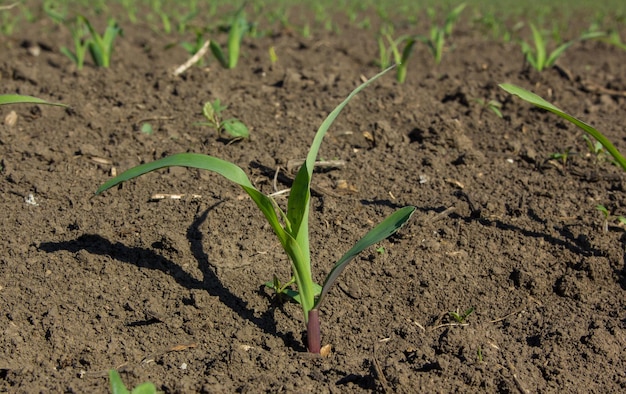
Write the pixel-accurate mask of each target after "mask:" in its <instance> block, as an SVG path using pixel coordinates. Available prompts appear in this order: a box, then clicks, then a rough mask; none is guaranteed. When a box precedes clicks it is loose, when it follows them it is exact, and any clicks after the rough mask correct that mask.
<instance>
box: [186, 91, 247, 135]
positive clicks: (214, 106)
mask: <svg viewBox="0 0 626 394" xmlns="http://www.w3.org/2000/svg"><path fill="white" fill-rule="evenodd" d="M226 108H228V107H226V106H225V105H222V104H221V103H220V100H219V99H216V100H215V101H213V102H210V101H208V102H206V103H204V107H202V114H203V115H204V117H205V118H206V119H207V121H206V122H200V123H196V124H197V125H201V126H209V127H211V128H212V129H213V130H215V131H217V133H218V134H221V133H222V132H225V133H226V134H228V135H229V136H230V137H231V138H232V139H244V138H248V137H249V135H250V132H249V131H248V127H247V126H246V125H245V124H244V123H243V122H241V121H240V120H239V119H236V118H230V119H225V120H222V115H221V114H222V111H223V110H225V109H226Z"/></svg>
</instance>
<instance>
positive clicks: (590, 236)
mask: <svg viewBox="0 0 626 394" xmlns="http://www.w3.org/2000/svg"><path fill="white" fill-rule="evenodd" d="M592 14H593V12H590V13H585V15H583V16H576V17H572V20H571V23H568V25H569V30H572V29H583V28H584V27H585V26H588V25H589V24H588V23H587V22H588V19H589V16H590V15H592ZM468 15H469V14H468ZM372 17H374V16H373V15H372ZM579 18H580V19H579ZM100 22H102V23H104V22H105V21H100ZM30 26H31V25H29V28H28V29H26V28H24V29H21V30H22V31H20V32H19V33H16V36H15V37H11V38H9V39H7V40H0V51H2V52H1V53H2V60H0V76H1V77H2V88H3V89H6V91H7V92H11V93H20V94H28V95H32V96H38V97H41V98H44V99H47V100H49V101H55V102H56V101H59V102H64V103H66V104H68V105H70V106H71V107H72V109H68V110H63V109H59V108H49V107H39V106H32V105H26V106H16V107H8V106H2V107H1V108H0V111H2V114H1V115H2V117H4V116H6V115H7V114H8V113H9V111H11V110H15V113H16V115H17V119H18V120H17V122H16V123H15V124H13V125H9V124H0V158H1V161H2V163H1V164H2V170H0V177H1V182H0V193H1V194H2V195H3V196H4V197H5V198H3V199H0V211H2V212H3V213H4V214H3V217H2V226H0V250H2V255H1V256H0V300H1V301H2V302H3V305H4V307H3V308H4V309H3V313H1V314H0V333H1V335H0V344H1V345H2V346H0V348H1V349H2V350H1V351H0V391H7V392H106V391H107V388H108V386H107V371H108V370H109V369H110V368H119V369H120V370H121V371H120V372H121V374H122V379H123V380H124V382H125V383H127V385H129V386H134V385H136V384H138V383H141V382H143V381H147V380H150V381H152V382H154V383H155V384H156V385H157V387H158V388H159V389H160V390H162V391H165V392H180V393H191V392H211V393H213V392H324V393H337V392H342V393H355V394H362V393H365V392H373V391H384V390H385V386H386V387H387V389H388V390H387V391H388V392H401V393H413V392H457V391H458V392H462V391H470V392H477V391H481V392H498V391H499V392H520V391H524V390H526V391H528V392H581V391H584V392H589V391H595V392H623V391H624V388H626V375H625V372H624V371H626V353H625V352H624V349H626V297H625V296H624V294H625V293H624V292H625V291H626V276H625V274H626V271H625V270H626V267H625V265H624V256H625V253H624V244H625V241H626V236H625V234H624V230H623V228H620V227H617V226H610V227H609V231H607V232H604V231H602V230H601V219H602V218H601V217H600V216H598V212H596V211H595V209H594V207H595V206H596V205H597V204H604V205H606V206H607V208H608V209H609V210H610V212H611V214H612V215H626V179H624V178H625V177H624V173H623V171H620V170H619V169H618V168H616V167H614V166H612V165H611V164H610V163H608V162H606V161H605V162H598V161H596V160H594V158H593V157H588V156H587V155H586V154H585V152H587V146H586V142H585V141H584V139H583V138H582V133H581V132H580V131H579V130H577V129H576V128H575V127H573V126H571V125H569V124H567V123H564V122H563V121H560V120H557V119H555V118H554V117H553V116H551V115H550V114H546V113H544V112H541V111H538V110H535V109H532V108H531V107H530V106H529V105H527V104H526V103H523V102H521V100H517V99H515V98H513V97H511V96H509V95H508V94H506V93H505V92H503V91H502V90H501V89H499V88H498V83H503V82H510V83H514V84H517V85H521V86H523V87H525V88H528V89H531V90H533V91H535V92H536V93H538V94H540V95H541V96H543V97H545V98H546V99H549V100H551V101H553V102H554V103H555V104H556V105H558V106H559V107H560V108H563V109H566V110H567V111H568V112H570V113H572V114H574V115H577V116H578V117H580V118H582V119H583V120H585V121H586V122H588V123H590V124H593V125H594V126H595V127H596V128H597V129H599V130H602V131H603V133H605V134H606V136H607V137H608V138H609V139H610V140H611V141H613V142H614V143H615V144H616V146H617V147H618V149H620V150H621V151H622V152H623V151H626V145H625V144H626V139H625V137H624V133H623V127H622V125H623V124H624V123H625V122H624V110H623V109H624V108H625V107H626V95H624V94H621V93H620V92H626V68H624V66H623V65H624V64H626V51H622V50H618V49H617V48H615V47H612V46H610V45H608V44H606V43H602V42H597V41H586V42H581V43H576V44H575V45H573V46H572V47H570V48H569V49H568V51H566V53H565V54H564V55H563V57H562V58H560V59H559V62H558V63H559V67H561V68H566V69H568V71H569V75H571V76H572V78H568V77H564V76H563V75H561V73H559V72H557V70H555V69H547V70H545V71H543V72H541V73H538V72H535V71H533V70H529V69H528V67H526V66H525V65H524V64H523V55H522V53H521V50H520V48H519V45H518V44H516V43H514V42H508V43H504V42H501V41H496V40H492V39H491V38H489V37H485V34H483V33H481V32H479V31H477V30H476V26H475V25H472V21H471V18H469V17H468V18H465V19H464V22H463V23H461V25H459V27H458V29H455V33H454V35H453V37H452V38H451V44H453V45H450V46H449V47H448V48H449V50H448V51H446V53H444V56H443V58H442V62H441V63H440V64H439V65H438V66H437V65H435V64H434V63H433V61H432V59H431V58H430V57H429V56H430V55H429V53H428V51H427V49H426V48H425V46H416V47H415V50H414V53H413V56H414V57H413V58H412V59H410V62H409V70H408V76H407V81H406V83H405V84H404V85H401V84H398V83H396V82H395V81H394V78H393V76H392V75H391V74H388V75H386V76H385V77H384V78H381V79H380V80H378V81H376V82H375V83H374V84H372V86H370V87H368V88H367V89H365V90H364V91H362V92H360V93H359V95H357V96H356V97H355V98H354V100H353V101H352V102H350V104H349V105H348V106H347V107H346V108H345V110H344V111H343V112H342V114H341V116H339V117H338V118H337V121H336V123H335V124H334V125H333V128H332V130H330V132H329V134H328V135H327V136H326V137H325V140H324V144H323V145H322V151H321V152H320V157H322V156H323V157H325V158H333V159H335V158H337V159H339V160H342V161H344V162H345V166H343V167H341V168H339V169H336V170H333V171H320V172H318V173H316V175H315V177H314V185H313V186H314V187H315V188H316V190H318V191H319V193H317V194H316V195H315V196H314V198H312V208H311V221H310V224H311V245H312V247H313V246H314V247H313V248H312V260H313V262H312V264H313V267H312V269H313V271H314V272H315V274H316V275H320V276H321V275H323V274H324V273H326V272H328V269H330V267H331V266H332V265H331V264H332V263H333V262H334V261H336V260H337V259H338V258H339V257H340V256H341V254H342V253H343V252H345V250H347V249H348V248H349V246H350V245H352V244H353V243H354V242H355V241H356V240H358V238H359V237H360V236H362V235H363V234H364V233H365V232H366V231H367V230H368V229H370V228H371V227H372V225H373V224H374V223H376V222H379V221H380V220H381V219H382V218H384V217H385V216H387V215H388V214H389V213H391V211H392V210H393V209H394V208H396V207H400V206H405V205H413V206H416V207H419V212H417V213H416V214H415V215H413V217H412V219H411V221H410V222H409V223H407V225H406V226H405V227H404V228H402V229H401V230H400V232H399V233H398V234H396V235H395V236H394V237H393V238H391V239H389V240H386V241H384V242H381V244H380V245H379V246H380V247H381V250H384V252H383V253H381V252H379V251H376V250H374V249H372V250H370V251H367V252H365V253H364V254H363V255H362V256H360V257H359V258H357V260H355V263H354V265H353V266H351V267H350V268H349V269H347V270H346V271H345V272H343V273H342V277H341V278H340V281H339V283H338V286H336V287H335V288H334V289H333V291H332V293H333V294H332V296H331V297H329V298H328V299H327V300H326V301H325V304H324V308H323V310H322V311H321V312H322V314H323V319H322V336H323V342H324V344H331V345H332V348H333V351H332V352H331V355H330V357H328V358H324V359H317V358H314V359H312V358H310V357H308V355H307V354H306V352H305V349H304V346H303V344H304V343H305V342H304V341H302V339H301V338H300V335H301V333H302V332H303V329H304V327H303V321H302V316H301V311H300V309H299V307H298V305H295V304H293V303H284V304H283V303H280V302H279V301H277V300H275V297H273V296H272V294H270V293H271V292H270V291H266V290H264V289H260V279H259V278H262V279H263V280H267V279H270V278H271V277H272V275H273V274H276V275H277V276H279V277H280V278H285V277H289V275H290V272H289V269H290V265H289V262H288V261H287V259H286V257H285V256H284V253H283V252H282V249H281V248H280V245H279V244H278V243H277V242H276V239H275V236H274V234H273V233H272V232H271V229H270V228H269V227H268V225H267V223H266V222H265V221H264V218H263V217H262V215H261V214H259V212H258V211H257V210H256V207H255V206H254V204H253V202H252V201H250V200H249V199H246V196H245V194H244V193H243V192H242V191H241V189H240V188H238V187H237V186H234V185H232V184H231V183H229V182H227V181H226V180H224V179H222V178H220V177H219V176H213V175H212V174H208V173H205V172H200V171H194V170H187V169H180V168H174V169H168V170H163V171H159V172H158V173H152V174H149V175H146V176H145V177H141V178H139V179H137V180H134V181H132V182H128V183H126V184H125V186H124V187H123V188H122V189H119V190H112V191H109V192H106V193H105V194H103V195H102V196H98V197H97V198H93V197H92V194H93V192H94V191H95V188H96V187H97V185H100V184H102V183H103V182H105V181H106V180H107V179H109V178H110V176H111V174H112V173H113V170H114V169H115V171H116V172H119V171H122V170H125V169H127V168H130V167H133V166H135V165H137V164H139V163H142V162H146V161H150V160H154V159H157V158H160V157H163V156H166V155H170V154H173V153H177V152H191V151H193V152H197V153H207V154H210V155H212V156H216V157H219V158H222V159H224V160H228V161H230V162H233V163H236V164H238V165H239V166H240V167H242V168H243V169H244V171H245V172H246V173H248V174H249V176H250V179H251V180H252V181H253V183H254V185H255V187H257V188H258V189H259V190H261V191H262V192H264V193H266V194H270V193H273V192H275V191H276V190H273V186H274V185H273V184H272V179H273V176H274V174H275V173H276V170H275V169H276V168H278V167H280V168H286V167H288V163H289V162H290V160H297V159H301V158H302V157H303V156H304V155H305V154H306V150H307V148H308V146H309V145H310V142H311V139H312V137H313V134H314V132H315V130H316V129H317V126H318V125H319V123H320V122H321V121H322V120H323V119H324V117H325V116H326V115H327V114H328V112H329V111H331V110H332V108H334V107H335V105H336V104H338V103H339V102H341V100H343V99H344V98H345V96H346V95H347V94H348V93H349V92H350V91H352V90H353V89H354V88H355V87H356V86H357V85H358V84H359V83H360V82H361V81H362V80H363V78H366V77H367V76H371V75H375V74H376V73H377V72H378V71H379V70H378V68H377V67H376V66H375V65H373V63H372V60H373V59H375V58H376V57H377V45H376V37H375V32H374V31H373V30H366V29H358V28H356V27H355V26H354V25H351V24H346V25H341V28H342V33H341V34H337V33H336V32H326V31H314V32H312V34H313V36H312V37H311V38H303V37H299V36H298V35H297V34H294V32H285V31H282V30H279V31H276V32H275V34H273V35H271V36H267V37H259V38H255V39H249V40H248V39H246V40H245V41H244V45H243V46H242V52H241V53H242V58H241V61H240V63H239V65H238V66H237V68H235V69H233V70H224V69H222V68H220V66H219V65H217V64H216V62H215V61H211V59H208V58H207V59H205V60H207V63H205V66H203V67H199V66H198V67H195V66H194V67H192V68H191V69H189V70H188V71H187V74H186V75H185V76H184V77H183V78H180V77H173V76H172V75H171V71H170V70H171V69H173V67H175V66H177V65H179V64H182V63H183V62H185V61H186V60H187V58H188V56H187V53H186V52H185V51H184V50H183V49H182V48H178V47H176V46H175V47H172V48H171V49H169V50H167V51H165V50H162V45H163V42H164V41H169V40H170V39H171V40H174V39H175V38H174V37H173V36H172V37H170V36H168V37H164V36H163V35H160V34H158V33H155V32H153V31H152V30H151V29H147V28H146V27H145V26H143V25H133V24H130V23H124V26H123V28H124V30H125V35H124V37H120V38H119V40H118V41H116V48H115V53H114V56H113V59H112V64H111V68H110V69H106V70H104V69H97V68H95V67H93V65H91V64H87V65H86V66H85V68H84V69H83V70H82V71H80V72H79V71H76V70H75V69H74V68H73V66H72V64H71V62H70V61H69V60H68V59H67V58H65V57H64V55H63V54H62V53H61V52H60V50H59V47H60V45H67V44H68V43H71V37H70V35H69V33H68V31H67V30H66V29H64V28H63V27H59V26H57V25H54V24H52V23H51V22H50V21H46V20H42V21H39V22H37V23H35V24H33V25H32V28H30ZM426 26H427V24H419V25H418V27H417V28H418V29H419V28H421V27H424V28H425V27H426ZM569 30H568V33H567V34H568V35H572V37H575V36H577V34H579V33H580V31H574V32H570V31H569ZM404 33H406V34H415V33H416V32H415V31H412V30H411V29H410V28H409V27H408V26H407V27H406V29H404V30H402V31H401V30H400V29H399V30H398V34H404ZM527 33H530V32H527ZM623 33H624V32H623V31H622V32H621V34H623ZM528 37H530V36H528ZM178 38H180V37H176V39H178ZM193 38H194V37H184V38H180V39H186V40H188V39H193ZM218 38H219V39H224V40H225V38H226V37H225V36H220V37H218ZM27 43H31V44H32V43H41V45H40V47H41V48H42V50H41V52H40V53H39V55H38V56H35V55H33V53H31V52H30V51H29V48H30V47H31V46H30V44H29V45H26V44H27ZM270 47H274V48H275V50H276V53H277V55H278V57H279V60H278V61H277V62H276V63H275V64H271V63H270V60H269V59H268V56H267V49H268V48H270ZM594 86H600V87H602V88H601V89H595V88H594ZM3 93H4V92H3ZM477 98H479V99H482V100H484V101H485V102H487V101H489V100H496V101H498V102H499V103H501V104H502V108H501V111H502V113H503V118H500V117H497V116H496V115H493V114H491V113H490V112H488V111H484V108H482V107H481V106H479V105H478V104H475V102H474V99H477ZM215 99H220V100H221V101H222V102H223V103H224V104H225V105H228V116H234V117H236V118H238V119H240V120H241V121H243V122H244V123H245V124H246V125H248V126H250V138H249V139H248V140H245V141H241V142H239V143H237V144H225V143H224V142H223V140H219V139H218V138H217V137H216V136H215V134H210V133H209V132H208V131H207V130H206V129H205V128H201V127H198V126H194V123H195V122H196V121H200V120H202V119H203V117H202V113H201V109H202V105H203V103H205V102H206V101H209V100H215ZM146 119H150V120H149V121H146ZM143 121H146V122H150V123H151V125H152V127H153V130H154V133H153V134H151V135H148V134H143V133H141V132H140V130H141V129H140V126H141V123H142V122H143ZM570 146H571V147H573V148H572V150H573V151H576V152H577V153H578V154H576V155H573V156H572V157H571V159H570V161H571V163H570V164H569V165H570V166H571V168H570V171H564V170H563V167H562V166H561V163H559V162H558V161H554V160H550V159H549V158H550V157H551V155H552V154H553V153H554V152H563V149H564V148H567V147H570ZM259 163H263V165H261V164H259ZM264 166H265V167H264ZM574 170H576V171H574ZM576 172H579V173H582V174H589V173H591V172H595V173H599V174H606V175H608V176H606V177H603V176H600V177H588V176H583V177H581V176H579V175H576ZM285 175H286V176H287V178H289V177H292V176H293V174H289V173H288V171H286V172H285ZM287 178H285V179H283V180H281V179H279V180H278V182H279V183H280V184H281V186H282V185H286V186H288V185H289V179H287ZM318 188H319V189H318ZM459 190H460V191H462V192H463V193H465V195H467V196H469V197H470V198H469V199H468V198H466V197H464V196H463V195H462V194H459ZM326 192H329V193H326ZM154 193H173V194H185V195H186V196H185V197H184V198H181V199H180V200H160V201H159V202H149V200H150V198H149V196H152V195H153V194H154ZM30 194H32V196H33V200H35V201H36V202H37V205H34V204H30V203H28V202H26V201H27V200H26V197H28V196H29V195H30ZM192 195H199V196H200V197H199V198H197V199H195V198H192V197H191V196H192ZM470 201H471V203H470ZM31 202H32V201H31ZM277 202H278V203H279V204H284V202H285V200H284V199H283V197H279V198H277ZM451 207H454V208H455V210H454V212H448V213H446V214H444V213H445V212H446V210H447V209H449V208H451ZM190 223H191V224H190ZM179 230H180V231H179ZM320 276H316V277H315V279H316V280H318V281H319V280H321V279H323V277H320ZM469 307H474V308H475V311H474V312H473V313H472V315H471V316H469V318H468V319H467V321H468V323H469V324H468V325H467V326H462V327H460V326H454V327H449V326H445V324H446V323H449V321H448V320H447V319H448V318H447V316H448V312H449V311H454V310H467V308H469ZM155 309H156V311H155ZM147 311H149V312H156V313H157V314H156V315H155V316H156V317H157V318H158V319H159V322H155V320H154V318H153V317H152V315H151V314H149V313H146V312H147ZM129 322H130V325H129V324H128V323H129ZM146 359H148V360H151V362H148V363H146V362H144V360H146Z"/></svg>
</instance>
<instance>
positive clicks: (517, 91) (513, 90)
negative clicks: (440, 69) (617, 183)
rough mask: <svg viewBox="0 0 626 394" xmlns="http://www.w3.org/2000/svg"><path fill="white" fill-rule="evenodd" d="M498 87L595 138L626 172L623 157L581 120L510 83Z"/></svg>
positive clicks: (599, 133) (606, 140) (597, 132)
mask: <svg viewBox="0 0 626 394" xmlns="http://www.w3.org/2000/svg"><path fill="white" fill-rule="evenodd" d="M498 86H500V88H502V89H504V90H505V91H506V92H508V93H510V94H513V95H515V96H518V97H519V98H521V99H522V100H524V101H527V102H529V103H531V104H533V105H535V106H536V107H539V108H541V109H545V110H546V111H550V112H552V113H553V114H556V115H558V116H560V117H561V118H563V119H565V120H567V121H568V122H570V123H572V124H574V125H576V126H578V127H579V128H581V129H582V130H583V131H585V132H586V133H587V134H589V135H590V136H592V137H593V138H595V139H596V140H597V141H598V142H600V143H601V144H602V146H604V148H605V149H606V150H607V151H608V152H609V153H610V154H611V156H613V158H614V159H615V161H616V162H617V163H618V164H619V165H620V166H621V167H622V169H624V170H625V171H626V159H624V156H622V154H621V153H620V152H619V151H618V150H617V148H616V147H615V145H613V143H611V141H609V140H608V139H607V138H606V137H605V136H604V135H603V134H602V133H601V132H599V131H598V130H596V129H595V128H594V127H592V126H590V125H588V124H587V123H585V122H583V121H582V120H579V119H577V118H575V117H573V116H572V115H569V114H567V113H565V112H563V111H562V110H560V109H559V108H557V107H555V106H554V105H553V104H551V103H549V102H548V101H546V100H544V99H543V98H541V97H540V96H538V95H536V94H535V93H532V92H530V91H528V90H526V89H524V88H521V87H519V86H516V85H513V84H510V83H502V84H500V85H498Z"/></svg>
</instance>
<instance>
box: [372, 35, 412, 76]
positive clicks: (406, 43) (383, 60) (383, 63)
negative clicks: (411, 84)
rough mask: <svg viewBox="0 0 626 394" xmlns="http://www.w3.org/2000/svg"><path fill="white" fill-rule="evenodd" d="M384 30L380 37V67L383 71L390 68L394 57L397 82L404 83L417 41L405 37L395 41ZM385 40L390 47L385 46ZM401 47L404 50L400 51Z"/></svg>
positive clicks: (410, 37)
mask: <svg viewBox="0 0 626 394" xmlns="http://www.w3.org/2000/svg"><path fill="white" fill-rule="evenodd" d="M384 30H385V31H383V32H381V33H380V34H379V36H378V53H379V56H380V59H379V61H380V67H381V68H382V69H383V70H384V69H387V68H389V67H390V66H391V65H392V63H391V60H392V59H391V58H392V57H393V61H394V63H395V64H396V67H397V70H396V80H397V81H398V82H399V83H404V81H405V80H406V71H407V64H408V61H409V57H410V56H411V53H412V52H413V46H415V42H416V39H415V37H413V36H408V35H404V36H401V37H398V38H396V39H395V40H394V39H393V37H392V36H391V34H390V33H389V32H388V31H387V29H384ZM385 40H387V43H388V45H389V46H388V47H387V46H386V45H385ZM400 47H402V50H400Z"/></svg>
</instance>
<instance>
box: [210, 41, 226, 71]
mask: <svg viewBox="0 0 626 394" xmlns="http://www.w3.org/2000/svg"><path fill="white" fill-rule="evenodd" d="M209 48H211V53H212V54H213V56H215V58H216V59H217V61H218V62H220V65H221V66H222V67H224V68H228V61H227V60H226V57H225V56H224V52H222V48H220V44H218V43H217V42H215V41H213V40H211V42H210V43H209Z"/></svg>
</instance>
